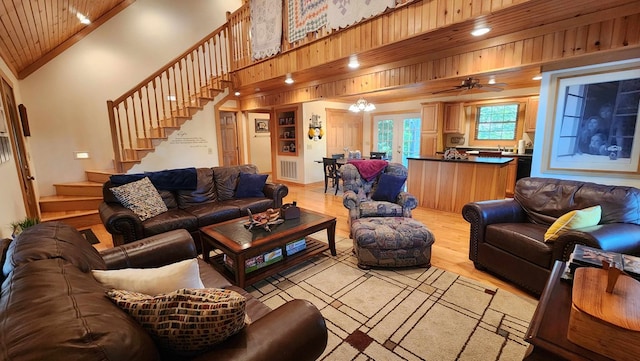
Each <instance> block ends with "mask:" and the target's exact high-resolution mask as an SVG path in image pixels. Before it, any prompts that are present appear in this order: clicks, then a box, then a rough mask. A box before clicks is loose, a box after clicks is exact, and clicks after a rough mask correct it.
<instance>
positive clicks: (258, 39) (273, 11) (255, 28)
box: [250, 0, 282, 60]
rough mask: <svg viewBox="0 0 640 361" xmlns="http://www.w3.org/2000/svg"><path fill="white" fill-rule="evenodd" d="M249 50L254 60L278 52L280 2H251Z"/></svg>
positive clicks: (280, 23) (266, 0)
mask: <svg viewBox="0 0 640 361" xmlns="http://www.w3.org/2000/svg"><path fill="white" fill-rule="evenodd" d="M250 7H251V49H252V55H253V59H254V60H258V59H262V58H266V57H269V56H273V55H276V54H278V52H280V40H281V39H282V0H251V4H250Z"/></svg>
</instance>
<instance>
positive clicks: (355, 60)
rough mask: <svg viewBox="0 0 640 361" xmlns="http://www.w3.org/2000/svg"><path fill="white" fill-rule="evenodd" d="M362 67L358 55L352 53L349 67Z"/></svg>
mask: <svg viewBox="0 0 640 361" xmlns="http://www.w3.org/2000/svg"><path fill="white" fill-rule="evenodd" d="M359 67H360V63H359V62H358V56H357V55H355V54H354V55H351V56H350V57H349V68H351V69H358V68H359Z"/></svg>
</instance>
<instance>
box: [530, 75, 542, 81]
mask: <svg viewBox="0 0 640 361" xmlns="http://www.w3.org/2000/svg"><path fill="white" fill-rule="evenodd" d="M541 79H542V75H536V76H534V77H533V78H531V80H541Z"/></svg>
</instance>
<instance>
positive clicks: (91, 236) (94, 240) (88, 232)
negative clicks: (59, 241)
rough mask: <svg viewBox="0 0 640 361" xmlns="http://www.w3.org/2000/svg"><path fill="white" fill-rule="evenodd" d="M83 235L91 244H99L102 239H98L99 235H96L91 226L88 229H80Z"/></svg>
mask: <svg viewBox="0 0 640 361" xmlns="http://www.w3.org/2000/svg"><path fill="white" fill-rule="evenodd" d="M79 232H80V233H81V234H82V236H83V237H84V238H85V239H86V240H87V241H88V242H89V243H91V244H98V243H100V240H99V239H98V237H96V235H95V233H93V231H92V230H91V228H88V229H83V230H81V231H79Z"/></svg>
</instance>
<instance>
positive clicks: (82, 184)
mask: <svg viewBox="0 0 640 361" xmlns="http://www.w3.org/2000/svg"><path fill="white" fill-rule="evenodd" d="M53 185H54V186H68V187H72V186H75V187H102V184H100V183H96V182H90V181H80V182H66V183H54V184H53Z"/></svg>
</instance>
